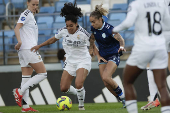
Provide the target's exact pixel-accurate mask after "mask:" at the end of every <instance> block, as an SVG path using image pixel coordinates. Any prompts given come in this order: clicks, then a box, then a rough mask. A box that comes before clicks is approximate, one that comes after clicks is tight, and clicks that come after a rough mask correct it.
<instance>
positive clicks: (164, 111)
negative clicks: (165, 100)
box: [161, 106, 170, 113]
mask: <svg viewBox="0 0 170 113" xmlns="http://www.w3.org/2000/svg"><path fill="white" fill-rule="evenodd" d="M161 113H170V106H164V107H161Z"/></svg>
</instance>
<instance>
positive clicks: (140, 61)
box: [126, 49, 168, 69]
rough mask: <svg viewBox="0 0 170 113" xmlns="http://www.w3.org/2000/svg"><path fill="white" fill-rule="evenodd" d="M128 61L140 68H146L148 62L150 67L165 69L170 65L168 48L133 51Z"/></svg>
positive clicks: (129, 63)
mask: <svg viewBox="0 0 170 113" xmlns="http://www.w3.org/2000/svg"><path fill="white" fill-rule="evenodd" d="M126 63H127V64H128V65H131V66H137V67H138V68H140V69H146V66H147V64H148V63H150V67H149V68H150V69H165V68H167V66H168V54H167V51H166V49H160V50H155V51H132V53H131V55H130V56H129V58H128V60H127V62H126Z"/></svg>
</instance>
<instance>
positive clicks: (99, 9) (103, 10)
mask: <svg viewBox="0 0 170 113" xmlns="http://www.w3.org/2000/svg"><path fill="white" fill-rule="evenodd" d="M102 5H103V3H101V4H100V5H96V6H95V11H98V12H100V13H101V15H104V16H106V15H107V14H108V13H109V11H108V10H107V9H105V8H103V7H102Z"/></svg>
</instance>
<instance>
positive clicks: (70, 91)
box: [66, 85, 77, 95]
mask: <svg viewBox="0 0 170 113" xmlns="http://www.w3.org/2000/svg"><path fill="white" fill-rule="evenodd" d="M66 93H67V94H73V95H77V91H76V89H75V88H74V87H73V86H72V85H70V88H69V89H68V91H67V92H66Z"/></svg>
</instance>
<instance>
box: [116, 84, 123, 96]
mask: <svg viewBox="0 0 170 113" xmlns="http://www.w3.org/2000/svg"><path fill="white" fill-rule="evenodd" d="M114 92H115V93H116V94H117V95H118V96H121V95H122V94H123V92H122V89H121V88H120V87H119V86H118V87H117V88H116V89H114Z"/></svg>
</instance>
